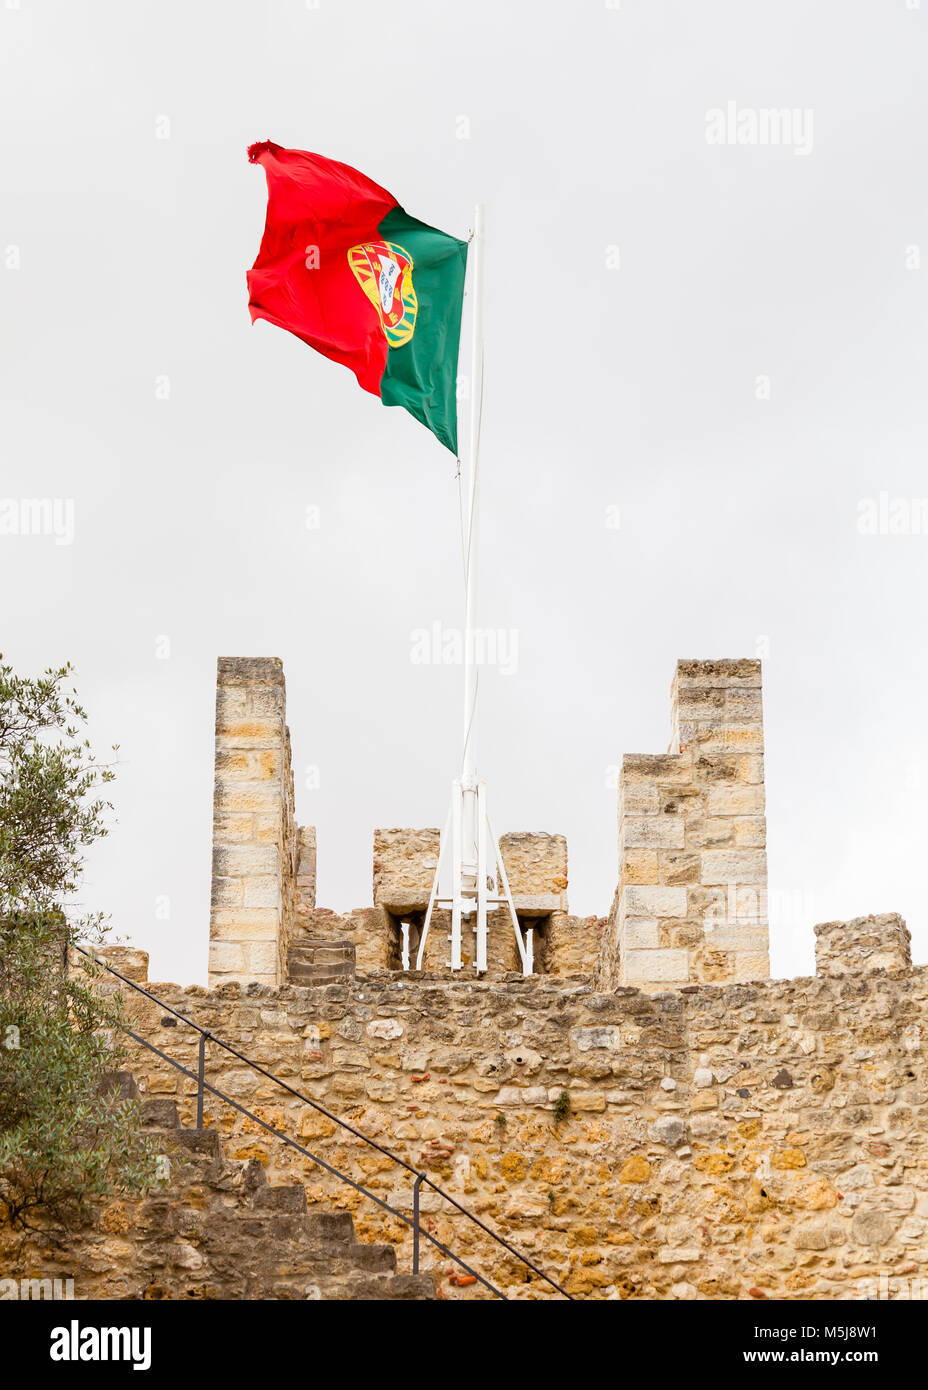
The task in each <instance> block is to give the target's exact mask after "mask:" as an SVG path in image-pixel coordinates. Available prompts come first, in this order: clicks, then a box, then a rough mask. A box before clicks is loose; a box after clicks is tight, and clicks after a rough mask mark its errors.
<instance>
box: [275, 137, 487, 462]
mask: <svg viewBox="0 0 928 1390" xmlns="http://www.w3.org/2000/svg"><path fill="white" fill-rule="evenodd" d="M248 158H249V159H250V160H251V161H252V163H253V164H261V165H263V167H264V172H265V174H266V175H267V221H266V223H265V227H264V236H263V237H262V239H261V249H260V250H259V252H258V259H257V260H256V261H255V263H254V265H253V267H252V268H251V270H250V271H249V272H248V307H249V309H250V311H251V317H252V321H254V320H255V319H267V320H268V321H269V322H270V323H276V324H277V326H278V327H279V328H286V329H287V330H288V331H289V332H290V333H295V334H296V336H297V337H298V338H302V340H303V342H304V343H308V344H309V346H310V347H314V348H316V350H317V351H318V352H321V353H324V354H325V356H326V357H331V358H332V360H333V361H334V362H343V363H344V365H345V366H346V367H350V368H351V370H352V371H353V372H354V374H355V376H356V377H357V378H358V382H359V383H360V385H361V386H363V387H364V389H365V391H370V392H371V393H372V394H373V395H375V396H379V397H380V399H381V400H382V401H383V403H384V405H401V406H404V407H405V409H406V410H408V411H409V412H410V414H412V415H415V417H416V419H417V420H421V421H422V423H423V424H424V425H425V426H426V427H427V428H428V429H430V430H431V431H432V433H433V434H434V435H435V436H436V437H437V438H438V439H439V440H441V442H442V444H444V445H445V446H446V448H448V449H450V450H451V451H452V452H453V453H455V454H456V453H457V448H458V437H457V434H458V432H457V402H456V387H457V374H458V342H459V338H460V333H461V308H462V303H463V298H464V271H465V267H466V263H467V243H466V242H464V241H458V239H457V238H456V237H453V236H449V235H448V234H447V233H446V232H439V231H437V230H436V229H435V228H434V227H429V226H427V225H426V224H425V223H424V222H419V221H417V219H416V218H415V217H410V216H409V213H407V212H405V211H404V210H403V208H401V207H400V205H399V203H398V202H397V200H396V199H395V198H394V197H393V194H392V193H388V192H387V191H386V189H384V188H381V187H380V186H379V185H378V184H376V183H374V182H373V181H372V180H371V179H369V178H367V177H366V176H365V175H364V174H360V173H359V172H358V171H357V169H352V168H351V167H350V166H349V165H347V164H339V163H338V162H337V161H336V160H334V159H325V158H324V157H323V156H322V155H318V154H308V153H307V152H306V151H305V150H285V149H282V148H281V147H280V145H275V144H273V143H272V142H271V141H270V140H266V141H263V142H262V143H261V144H258V145H252V146H251V147H250V148H249V151H248Z"/></svg>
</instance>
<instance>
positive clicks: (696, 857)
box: [598, 660, 770, 990]
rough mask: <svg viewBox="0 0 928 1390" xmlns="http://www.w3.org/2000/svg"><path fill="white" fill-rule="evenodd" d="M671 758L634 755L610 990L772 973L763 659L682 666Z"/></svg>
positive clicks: (675, 690)
mask: <svg viewBox="0 0 928 1390" xmlns="http://www.w3.org/2000/svg"><path fill="white" fill-rule="evenodd" d="M671 701H672V733H671V745H670V751H669V752H668V753H665V754H658V755H652V754H627V755H626V756H625V758H624V759H623V761H622V768H621V773H620V779H619V884H618V889H617V892H616V897H615V901H614V903H613V908H612V913H611V924H610V929H609V930H608V931H607V932H606V934H605V937H604V942H603V950H602V954H601V957H600V962H599V967H598V982H599V987H600V988H602V989H612V988H615V987H616V986H617V985H635V986H637V987H639V988H641V989H647V990H661V989H667V988H671V987H674V986H680V985H683V984H686V983H688V982H693V981H705V982H715V983H723V982H728V981H742V980H758V979H764V978H766V977H767V976H768V975H769V973H770V967H769V955H768V930H767V854H766V821H765V818H764V758H763V754H764V731H763V712H762V703H761V668H760V662H759V661H749V660H744V661H680V662H678V664H677V670H676V675H675V677H674V681H673V686H672V689H671Z"/></svg>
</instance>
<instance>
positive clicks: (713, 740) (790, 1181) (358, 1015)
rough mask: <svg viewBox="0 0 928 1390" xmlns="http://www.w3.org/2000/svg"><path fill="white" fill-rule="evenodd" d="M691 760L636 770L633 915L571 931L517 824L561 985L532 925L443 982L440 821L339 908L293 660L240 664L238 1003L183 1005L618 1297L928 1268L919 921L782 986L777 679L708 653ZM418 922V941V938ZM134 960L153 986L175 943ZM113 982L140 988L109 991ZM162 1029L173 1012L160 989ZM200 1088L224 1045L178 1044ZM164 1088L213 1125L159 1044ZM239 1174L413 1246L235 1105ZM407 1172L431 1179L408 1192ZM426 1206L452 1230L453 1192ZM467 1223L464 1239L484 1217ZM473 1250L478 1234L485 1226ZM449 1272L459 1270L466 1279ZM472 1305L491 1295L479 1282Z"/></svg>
mask: <svg viewBox="0 0 928 1390" xmlns="http://www.w3.org/2000/svg"><path fill="white" fill-rule="evenodd" d="M671 706H672V713H671V726H672V733H671V745H670V751H669V752H667V753H659V754H630V755H626V756H625V758H624V759H623V761H622V764H621V770H620V777H619V787H618V807H617V810H618V827H617V828H618V851H619V876H618V883H617V887H616V893H615V897H614V901H613V904H612V908H611V910H610V912H609V914H608V915H606V916H600V917H596V916H593V917H585V918H578V917H575V916H570V915H569V908H568V898H567V889H568V855H567V842H566V840H565V838H564V837H563V836H561V835H557V834H551V833H546V832H515V833H509V834H507V835H504V836H503V837H502V839H501V841H500V847H501V852H502V856H503V860H504V863H505V864H506V867H507V873H508V877H509V882H510V886H511V889H512V894H513V899H514V903H515V906H516V910H517V913H518V915H519V919H520V923H521V925H522V927H523V928H524V929H530V930H532V932H533V933H534V940H535V947H536V962H537V966H536V973H535V975H533V976H532V977H530V978H523V976H522V975H521V973H520V971H519V960H518V955H517V951H516V948H515V942H514V939H513V934H512V929H511V924H510V923H509V922H508V919H507V915H506V913H505V912H502V911H499V910H497V911H495V912H493V913H492V914H491V915H490V939H489V957H488V966H489V968H488V970H487V972H486V974H485V975H482V976H478V975H477V974H476V972H475V969H474V963H473V942H472V940H471V932H470V931H469V929H468V928H465V932H464V952H463V954H464V968H463V969H462V970H461V971H460V972H459V973H457V974H452V972H451V971H450V969H449V965H448V952H449V946H448V933H449V928H450V922H449V914H448V911H447V910H446V909H440V910H436V911H435V913H434V916H433V921H432V931H431V934H430V937H429V941H428V946H427V950H426V952H425V958H424V962H423V964H424V969H423V970H422V971H421V972H420V971H417V970H416V969H415V968H411V969H409V970H406V969H404V961H403V942H404V939H405V941H406V944H407V945H408V947H409V949H410V965H411V966H412V967H414V966H415V946H416V943H417V941H418V933H419V932H420V931H421V927H422V923H423V919H424V914H425V910H426V907H427V904H428V901H429V895H430V891H431V887H432V882H433V877H434V873H435V868H436V865H437V861H438V854H439V848H440V837H439V833H438V831H437V829H435V828H425V829H410V828H405V829H404V828H391V829H377V830H375V831H374V836H373V856H372V869H373V883H372V895H371V897H372V901H371V903H370V904H369V905H368V906H366V907H361V908H357V909H355V910H353V911H350V912H333V911H331V910H328V909H326V908H324V907H321V906H319V905H318V904H317V899H316V869H317V865H316V831H315V829H314V828H311V827H310V828H306V827H304V828H301V827H300V826H299V825H298V824H297V822H296V816H295V806H294V788H293V777H292V772H291V768H290V741H289V733H288V730H287V725H286V704H285V688H284V680H283V671H282V668H281V666H280V663H279V662H276V661H272V660H264V659H260V660H257V661H253V662H252V661H245V660H235V661H225V660H223V661H221V662H220V664H219V684H218V688H217V725H216V728H217V734H216V784H215V818H214V849H213V906H212V910H211V915H210V938H211V939H210V989H209V990H208V991H206V990H203V989H202V988H199V987H191V988H190V989H187V990H181V989H179V988H178V987H177V986H172V985H157V986H155V987H154V991H155V993H156V994H160V995H162V997H163V998H164V1000H165V1002H166V1003H167V1004H169V1005H170V1006H171V1007H175V1008H177V1009H178V1010H179V1011H180V1012H182V1013H187V1014H189V1015H190V1016H191V1017H193V1018H195V1019H196V1020H197V1021H198V1022H200V1023H201V1024H202V1025H203V1026H205V1027H208V1028H210V1029H211V1031H213V1032H215V1033H216V1034H217V1035H218V1036H221V1037H223V1038H225V1039H226V1040H228V1041H229V1042H230V1043H232V1045H233V1046H235V1047H236V1048H237V1049H239V1050H241V1051H242V1052H243V1053H244V1054H245V1055H247V1056H251V1057H253V1058H254V1060H255V1061H257V1062H258V1063H259V1064H260V1065H262V1066H263V1067H265V1068H267V1069H268V1070H270V1071H272V1072H275V1073H277V1074H278V1075H280V1076H281V1077H284V1078H287V1079H288V1084H293V1085H294V1086H295V1087H296V1088H297V1089H300V1090H302V1091H303V1093H304V1094H305V1095H307V1096H309V1097H310V1098H312V1099H314V1100H317V1101H318V1102H320V1103H321V1104H323V1105H325V1106H326V1108H327V1109H330V1110H331V1111H332V1113H334V1114H347V1113H348V1112H350V1115H351V1120H352V1123H354V1124H357V1125H359V1126H360V1127H361V1128H362V1129H363V1130H364V1131H365V1132H368V1133H371V1134H373V1135H376V1136H377V1137H378V1139H383V1140H385V1141H386V1142H388V1143H389V1144H390V1145H393V1146H395V1147H396V1148H397V1150H398V1152H401V1153H402V1154H403V1156H404V1157H405V1158H406V1159H407V1161H410V1162H413V1163H414V1164H415V1165H421V1166H423V1167H425V1168H427V1169H428V1170H429V1171H432V1172H436V1173H438V1174H440V1175H441V1177H442V1179H443V1181H445V1182H446V1183H448V1184H449V1185H450V1190H452V1191H454V1192H455V1193H456V1195H457V1196H458V1198H459V1199H460V1200H463V1201H465V1202H467V1203H469V1204H470V1205H471V1206H474V1205H476V1206H477V1208H478V1209H479V1210H480V1212H481V1214H482V1215H483V1216H486V1217H488V1218H489V1219H490V1220H492V1222H493V1223H494V1224H495V1226H496V1227H497V1228H498V1229H499V1230H500V1231H501V1232H502V1233H503V1234H505V1235H507V1236H510V1237H513V1238H515V1239H516V1240H517V1241H519V1242H520V1243H522V1244H524V1245H525V1246H526V1248H531V1249H533V1250H536V1251H539V1252H542V1253H543V1254H544V1256H545V1259H546V1261H548V1262H550V1263H551V1264H552V1265H553V1267H555V1268H556V1269H557V1270H559V1271H561V1272H562V1273H563V1275H564V1277H565V1278H566V1279H567V1280H568V1284H569V1287H570V1289H571V1291H572V1292H574V1293H575V1294H577V1295H578V1296H580V1297H589V1298H616V1297H619V1298H629V1297H645V1298H677V1297H686V1298H745V1297H757V1296H758V1294H757V1292H756V1290H757V1289H758V1288H759V1289H761V1290H762V1291H763V1293H764V1295H765V1296H769V1297H777V1298H797V1297H807V1296H814V1297H820V1298H839V1297H840V1298H844V1297H864V1296H871V1295H869V1294H867V1293H866V1290H868V1289H870V1288H871V1286H872V1284H873V1280H874V1279H876V1278H878V1277H881V1271H884V1270H885V1269H887V1268H889V1269H891V1268H893V1267H897V1266H898V1265H899V1263H900V1262H901V1261H910V1262H913V1263H914V1264H915V1265H917V1266H918V1267H921V1266H920V1262H922V1261H924V1262H926V1263H928V1245H926V1244H925V1236H926V1229H928V1228H926V1227H925V1222H924V1218H923V1215H922V1212H923V1209H924V1211H928V1158H926V1157H925V1156H924V1154H923V1148H922V1146H921V1141H920V1139H919V1138H918V1135H919V1133H920V1129H919V1125H918V1119H919V1117H920V1114H921V1111H922V1110H923V1109H925V1107H926V1106H928V1073H926V1072H925V1069H924V1066H923V1063H922V1057H921V1039H922V1036H923V1031H924V1027H925V1024H926V1021H928V1019H926V1014H928V970H926V969H925V968H913V967H912V963H911V956H910V945H909V933H908V929H907V927H906V925H905V923H904V922H903V921H902V919H901V918H900V917H898V916H897V915H895V914H884V915H882V916H871V917H861V918H856V919H854V920H852V921H848V922H827V923H822V924H819V925H818V926H817V927H816V928H815V934H816V949H817V974H816V976H815V977H814V978H811V979H799V980H787V981H771V980H770V979H769V956H768V926H767V916H766V888H767V861H766V841H765V833H766V820H765V814H766V807H765V799H764V762H763V715H762V699H761V671H760V663H759V662H757V661H752V660H743V661H706V662H701V661H681V662H679V663H678V666H677V671H676V675H675V678H674V682H673V687H672V696H671ZM404 933H405V937H404ZM108 958H109V959H110V960H111V961H112V962H113V963H115V964H116V965H117V968H119V966H120V965H122V967H123V968H124V971H125V973H127V974H129V975H130V978H132V979H135V980H138V981H140V982H144V981H145V979H146V976H147V956H145V953H144V952H133V951H131V950H129V951H126V948H123V953H122V954H120V948H114V949H113V950H111V951H110V952H109V953H108ZM101 987H109V986H106V985H103V986H101ZM128 1005H129V1009H130V1014H131V1017H132V1018H133V1019H134V1020H135V1025H136V1026H137V1027H139V1028H140V1030H141V1033H142V1035H143V1036H147V1035H149V1034H151V1035H153V1036H154V1037H155V1038H156V1039H160V1041H164V1040H165V1039H164V1037H163V1036H162V1034H161V1032H160V1030H161V1029H162V1022H163V1011H162V1010H161V1008H160V1006H159V1005H157V1004H154V1003H151V1002H149V1001H146V1000H144V999H137V998H131V999H130V1000H129V1001H128ZM170 1041H171V1044H172V1047H174V1048H175V1049H176V1055H177V1058H178V1060H180V1061H181V1062H182V1063H183V1064H184V1065H185V1066H187V1068H188V1070H190V1068H191V1066H192V1065H193V1064H194V1062H195V1049H196V1035H195V1034H194V1033H193V1032H192V1031H187V1030H184V1029H182V1028H180V1029H178V1030H177V1031H176V1033H172V1036H171V1039H170ZM208 1057H209V1060H208V1065H209V1075H210V1080H211V1082H212V1083H213V1084H216V1085H217V1086H219V1087H220V1088H225V1089H227V1090H228V1091H229V1093H230V1094H232V1095H234V1096H236V1097H238V1098H240V1099H242V1100H243V1101H245V1103H249V1102H251V1103H254V1102H255V1101H256V1100H259V1099H260V1103H261V1106H262V1107H270V1108H269V1109H267V1111H266V1112H265V1111H264V1110H263V1111H262V1113H267V1114H272V1115H273V1117H274V1118H273V1123H274V1124H275V1125H279V1126H282V1127H283V1128H284V1129H285V1130H287V1132H291V1133H293V1134H294V1136H295V1137H297V1138H299V1139H300V1140H301V1141H303V1142H305V1143H307V1144H308V1145H309V1146H310V1148H311V1150H312V1152H314V1153H316V1154H318V1155H319V1156H320V1157H321V1158H323V1159H324V1160H325V1161H326V1162H331V1163H333V1164H334V1165H335V1166H336V1167H337V1166H339V1165H340V1164H341V1165H344V1164H348V1165H349V1167H350V1168H351V1170H352V1172H353V1173H354V1174H356V1175H357V1176H359V1177H361V1178H366V1179H368V1180H370V1181H371V1182H372V1183H373V1185H374V1186H375V1187H376V1189H377V1191H378V1193H380V1194H381V1195H384V1196H386V1197H387V1199H388V1200H390V1201H391V1202H393V1203H396V1204H398V1205H399V1207H400V1209H404V1210H405V1207H404V1206H403V1204H404V1203H407V1202H408V1200H409V1193H408V1190H407V1189H408V1184H407V1183H406V1176H405V1173H404V1172H401V1173H399V1174H397V1173H394V1172H391V1171H388V1170H389V1165H383V1164H381V1162H380V1160H379V1159H378V1160H377V1161H376V1163H374V1164H373V1165H371V1164H369V1163H367V1162H366V1158H365V1153H364V1150H363V1148H362V1147H361V1146H360V1144H359V1142H358V1141H356V1140H352V1141H351V1142H350V1143H348V1142H346V1141H345V1140H344V1138H343V1136H342V1135H340V1134H339V1133H338V1131H337V1128H336V1126H335V1125H334V1123H333V1121H332V1120H330V1119H327V1118H326V1117H324V1116H320V1115H319V1114H316V1113H312V1112H308V1111H307V1110H306V1109H305V1106H303V1105H302V1103H301V1102H300V1101H299V1099H298V1097H296V1096H294V1095H293V1094H292V1093H287V1092H284V1093H282V1094H281V1095H280V1096H276V1095H275V1094H274V1092H273V1087H272V1086H271V1085H270V1083H267V1082H266V1081H262V1083H261V1090H260V1095H259V1094H258V1091H257V1090H256V1082H255V1080H254V1078H253V1077H251V1076H250V1075H249V1073H248V1071H247V1069H245V1068H243V1067H242V1065H241V1064H240V1063H239V1062H238V1061H236V1060H235V1059H230V1058H229V1057H228V1056H225V1055H224V1054H222V1052H221V1050H219V1049H216V1048H210V1049H209V1054H208ZM137 1071H138V1085H139V1089H140V1091H141V1093H142V1095H143V1096H145V1097H147V1098H149V1099H153V1100H156V1101H157V1103H158V1104H162V1103H163V1102H164V1101H168V1102H174V1103H176V1105H177V1107H178V1110H179V1111H180V1112H181V1114H182V1116H183V1117H184V1118H185V1119H186V1120H187V1121H188V1122H189V1120H190V1117H191V1114H192V1107H193V1103H194V1097H193V1093H192V1085H191V1082H190V1080H189V1078H183V1077H182V1076H180V1075H179V1074H178V1073H176V1072H172V1071H171V1070H170V1069H169V1068H168V1067H167V1066H166V1065H165V1064H162V1063H161V1061H160V1060H159V1059H158V1058H157V1057H154V1056H153V1055H152V1054H145V1055H141V1054H140V1055H139V1057H138V1067H137ZM207 1124H208V1125H215V1126H217V1127H218V1126H221V1127H222V1130H223V1133H224V1135H225V1136H226V1139H225V1142H226V1143H227V1145H228V1149H229V1153H228V1157H229V1159H230V1160H231V1161H233V1162H251V1161H254V1160H257V1162H258V1163H259V1164H260V1165H261V1166H262V1167H263V1168H264V1169H265V1170H266V1172H267V1174H268V1175H270V1177H271V1178H272V1179H273V1180H277V1181H289V1182H293V1181H294V1180H296V1182H297V1183H301V1184H303V1186H304V1187H305V1191H306V1194H307V1200H308V1202H309V1206H310V1209H312V1208H313V1207H314V1206H320V1207H326V1206H332V1205H333V1204H337V1205H339V1206H340V1207H342V1208H343V1209H348V1210H350V1211H352V1213H353V1215H354V1219H355V1222H356V1224H357V1229H358V1234H359V1237H360V1239H361V1240H362V1241H364V1240H367V1241H385V1242H388V1243H390V1244H392V1245H394V1246H396V1249H397V1254H398V1258H399V1261H400V1267H403V1264H404V1261H408V1256H409V1251H408V1237H407V1234H406V1232H405V1230H404V1229H399V1228H398V1227H397V1225H396V1223H391V1222H390V1221H389V1220H386V1219H384V1218H383V1217H382V1215H381V1214H379V1213H378V1211H377V1210H376V1209H372V1208H366V1207H365V1205H364V1202H363V1199H361V1198H360V1197H359V1196H358V1195H357V1194H356V1193H352V1192H350V1191H346V1190H345V1189H344V1188H342V1187H340V1186H339V1184H338V1181H337V1180H336V1179H335V1178H334V1177H332V1175H331V1174H327V1173H326V1172H325V1170H322V1169H320V1168H319V1167H318V1166H317V1165H315V1164H313V1163H312V1162H310V1161H308V1160H306V1161H304V1160H303V1159H302V1158H301V1157H299V1156H298V1155H294V1153H293V1152H292V1151H289V1150H287V1149H285V1148H283V1149H282V1148H280V1147H279V1146H275V1144H274V1143H273V1141H272V1139H271V1138H270V1137H269V1136H267V1134H261V1133H256V1132H255V1130H254V1126H253V1125H250V1124H249V1122H248V1121H247V1119H246V1118H243V1117H242V1116H241V1115H236V1114H235V1113H230V1114H223V1113H221V1112H220V1111H219V1110H218V1108H216V1107H215V1106H213V1105H210V1106H208V1117H207ZM404 1184H405V1186H404ZM423 1210H424V1211H427V1212H428V1213H429V1214H430V1215H432V1214H433V1212H434V1213H437V1211H438V1207H437V1205H436V1201H435V1195H434V1194H430V1195H429V1196H428V1197H427V1198H426V1199H425V1202H424V1206H423ZM441 1220H442V1222H443V1225H442V1228H441V1229H442V1231H443V1233H444V1235H445V1236H447V1237H449V1238H452V1237H453V1238H454V1239H455V1240H457V1239H459V1238H462V1232H461V1230H460V1229H459V1226H460V1223H459V1220H458V1218H457V1217H455V1216H454V1214H453V1213H450V1214H448V1213H445V1214H443V1215H442V1217H441ZM463 1238H464V1239H466V1240H469V1239H471V1237H470V1236H466V1237H463ZM468 1248H469V1250H470V1251H471V1253H473V1254H474V1256H475V1258H476V1257H479V1258H480V1260H481V1262H485V1265H484V1267H485V1268H486V1271H487V1273H488V1274H489V1276H490V1277H491V1278H493V1279H494V1280H496V1281H498V1282H499V1283H500V1284H501V1285H502V1286H504V1287H506V1288H507V1289H509V1290H510V1293H511V1296H516V1297H523V1296H528V1297H531V1296H534V1293H535V1290H534V1289H533V1288H531V1287H530V1286H526V1284H525V1282H524V1280H522V1279H521V1276H519V1275H518V1274H516V1273H515V1272H514V1270H513V1268H512V1266H511V1265H508V1264H507V1263H506V1262H505V1261H502V1262H501V1261H500V1259H499V1257H498V1253H497V1252H496V1251H495V1250H494V1248H493V1247H492V1246H490V1245H489V1244H485V1243H483V1242H482V1241H481V1240H479V1239H478V1240H477V1243H476V1246H474V1247H473V1248H472V1249H471V1247H470V1246H469V1247H468ZM439 1276H440V1271H439ZM443 1292H444V1296H446V1297H468V1296H474V1295H472V1294H471V1293H464V1292H462V1289H461V1286H459V1285H452V1284H450V1283H449V1284H447V1285H446V1286H445V1287H444V1290H443Z"/></svg>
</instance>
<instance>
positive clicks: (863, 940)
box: [815, 912, 912, 975]
mask: <svg viewBox="0 0 928 1390" xmlns="http://www.w3.org/2000/svg"><path fill="white" fill-rule="evenodd" d="M911 948H912V938H911V936H910V935H909V929H908V927H907V926H906V924H905V922H904V921H903V920H902V918H901V917H900V916H899V914H898V912H884V913H881V914H880V915H879V916H877V917H854V918H852V920H851V921H849V922H820V923H819V924H818V926H817V927H816V928H815V973H816V975H858V974H860V973H861V972H863V971H870V970H911V969H912V949H911Z"/></svg>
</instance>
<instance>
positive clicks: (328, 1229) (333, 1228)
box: [306, 1211, 357, 1245]
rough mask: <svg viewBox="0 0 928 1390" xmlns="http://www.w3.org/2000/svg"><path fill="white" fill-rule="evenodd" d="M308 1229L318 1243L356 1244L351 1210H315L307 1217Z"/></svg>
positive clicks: (312, 1238) (310, 1235) (308, 1232)
mask: <svg viewBox="0 0 928 1390" xmlns="http://www.w3.org/2000/svg"><path fill="white" fill-rule="evenodd" d="M306 1231H307V1234H308V1235H309V1237H310V1239H311V1240H313V1241H315V1242H316V1243H317V1244H318V1245H332V1244H336V1245H356V1244H357V1236H356V1235H355V1233H354V1218H353V1217H352V1215H351V1212H350V1211H314V1212H311V1213H310V1214H309V1216H307V1218H306Z"/></svg>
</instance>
